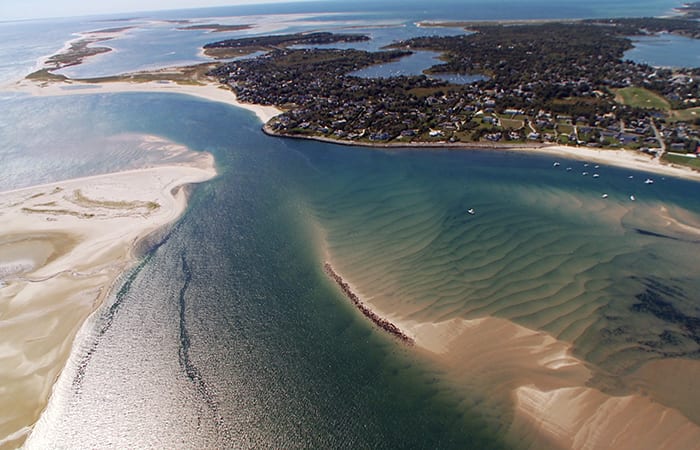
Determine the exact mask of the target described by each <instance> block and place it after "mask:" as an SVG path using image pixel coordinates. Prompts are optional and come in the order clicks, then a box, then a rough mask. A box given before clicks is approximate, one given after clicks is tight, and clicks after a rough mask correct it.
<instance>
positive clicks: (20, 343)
mask: <svg viewBox="0 0 700 450" xmlns="http://www.w3.org/2000/svg"><path fill="white" fill-rule="evenodd" d="M193 153H194V152H193ZM214 176H216V170H215V168H214V159H213V157H212V156H211V155H210V154H207V153H196V154H194V155H193V157H192V158H191V159H189V160H188V161H186V162H185V163H183V164H182V165H164V166H156V167H149V168H143V169H134V170H128V171H123V172H114V173H108V174H103V175H93V176H87V177H81V178H74V179H69V180H63V181H59V182H55V183H48V184H41V185H35V186H31V187H25V188H20V189H14V190H9V191H4V192H0V225H1V227H0V229H1V230H2V232H0V255H1V256H0V300H2V302H0V303H1V304H2V305H3V308H2V311H0V313H2V315H3V319H4V320H3V323H2V324H0V330H2V333H3V336H4V339H5V340H4V342H5V346H4V349H3V351H2V352H0V361H1V362H2V364H0V383H1V384H2V385H3V386H4V387H6V389H8V393H9V394H8V395H5V396H3V398H2V404H1V405H0V411H2V420H1V422H0V436H2V438H0V447H1V448H5V447H11V448H13V447H16V446H21V445H22V443H23V442H24V440H25V439H26V438H27V436H29V434H30V433H31V432H32V430H33V427H34V424H36V422H37V421H38V420H39V418H40V417H41V415H42V414H43V412H44V410H45V408H46V407H47V405H48V403H49V401H50V398H51V396H52V392H53V389H54V386H55V382H56V380H57V379H58V377H59V376H60V374H61V373H62V372H63V369H64V367H65V365H66V363H67V361H68V359H69V358H70V355H71V354H72V352H73V345H74V342H75V337H76V335H77V333H78V332H79V331H80V329H81V328H82V326H83V324H84V323H85V322H86V320H87V319H88V317H89V316H90V315H91V314H92V313H93V312H94V311H95V310H97V309H98V308H99V306H100V305H101V304H102V302H103V301H104V299H105V297H106V296H107V295H108V293H109V292H110V290H111V289H112V288H113V287H114V283H115V281H116V280H117V279H118V277H119V276H120V275H121V274H122V273H123V272H124V271H125V270H127V269H128V268H129V267H131V266H132V265H133V264H134V263H135V262H136V261H137V259H138V255H137V251H138V246H139V244H140V243H141V242H143V241H144V240H145V239H148V238H149V237H150V236H152V235H153V233H156V232H158V230H161V229H163V227H165V226H167V225H169V224H171V223H173V222H175V221H176V220H178V218H179V217H181V215H182V214H183V213H184V212H185V210H186V209H187V191H188V189H187V186H191V185H194V184H198V183H201V182H204V181H207V180H210V179H211V178H213V177H214ZM20 361H21V364H20Z"/></svg>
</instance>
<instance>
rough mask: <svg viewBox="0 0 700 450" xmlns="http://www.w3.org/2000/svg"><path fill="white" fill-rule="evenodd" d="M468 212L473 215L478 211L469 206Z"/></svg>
mask: <svg viewBox="0 0 700 450" xmlns="http://www.w3.org/2000/svg"><path fill="white" fill-rule="evenodd" d="M467 212H468V213H469V215H471V216H473V215H474V214H476V211H474V208H469V209H468V210H467Z"/></svg>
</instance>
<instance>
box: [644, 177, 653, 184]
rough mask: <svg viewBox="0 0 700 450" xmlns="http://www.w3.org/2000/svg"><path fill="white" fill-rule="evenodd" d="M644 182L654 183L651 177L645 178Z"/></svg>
mask: <svg viewBox="0 0 700 450" xmlns="http://www.w3.org/2000/svg"><path fill="white" fill-rule="evenodd" d="M644 184H654V180H652V179H651V178H647V179H646V180H644Z"/></svg>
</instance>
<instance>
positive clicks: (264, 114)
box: [0, 79, 283, 123]
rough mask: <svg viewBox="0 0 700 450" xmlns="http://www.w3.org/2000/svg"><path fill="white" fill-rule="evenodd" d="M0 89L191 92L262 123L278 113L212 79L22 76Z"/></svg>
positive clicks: (35, 92) (44, 93)
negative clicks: (194, 81) (242, 111)
mask: <svg viewBox="0 0 700 450" xmlns="http://www.w3.org/2000/svg"><path fill="white" fill-rule="evenodd" d="M0 92H13V93H24V94H29V95H32V96H36V97H54V96H64V95H91V94H120V93H132V92H135V93H172V94H184V95H191V96H193V97H198V98H202V99H205V100H209V101H213V102H218V103H225V104H228V105H231V106H236V107H239V108H242V109H245V110H247V111H251V112H252V113H254V114H255V115H256V116H257V117H258V119H259V120H260V121H261V122H262V123H266V122H268V121H269V120H270V119H272V118H274V117H275V116H278V115H279V114H282V112H283V111H282V110H281V109H279V108H276V107H274V106H265V105H257V104H253V103H244V102H241V101H239V100H238V98H237V97H236V94H235V93H234V92H233V91H232V90H231V89H229V88H227V87H225V86H224V85H221V84H219V83H215V82H209V83H201V84H178V83H177V82H174V81H166V80H163V81H149V82H135V81H107V82H100V83H94V82H87V81H81V80H67V81H66V82H35V81H32V80H27V79H23V80H21V81H19V82H17V83H16V84H14V85H12V86H9V87H6V88H4V89H0Z"/></svg>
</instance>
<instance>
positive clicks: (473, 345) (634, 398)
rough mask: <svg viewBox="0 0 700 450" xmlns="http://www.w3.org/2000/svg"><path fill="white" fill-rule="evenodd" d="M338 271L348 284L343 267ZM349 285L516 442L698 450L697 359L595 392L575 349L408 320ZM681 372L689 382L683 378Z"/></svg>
mask: <svg viewBox="0 0 700 450" xmlns="http://www.w3.org/2000/svg"><path fill="white" fill-rule="evenodd" d="M325 253H326V256H327V257H329V256H330V255H328V252H327V250H326V251H325ZM327 264H330V263H327ZM333 270H334V272H333V273H335V274H337V276H339V277H340V276H341V275H339V274H338V272H337V271H338V269H337V268H334V269H333ZM344 280H347V279H346V278H344ZM344 283H345V286H346V287H347V289H351V290H352V295H354V296H356V297H357V298H358V301H361V302H362V303H363V304H364V305H365V306H366V307H367V308H371V311H372V314H374V315H376V316H377V317H380V318H381V319H382V320H384V321H387V322H390V323H392V324H394V325H395V326H396V327H397V329H399V330H400V331H401V333H402V334H403V335H405V336H406V337H407V339H409V340H410V341H411V342H413V343H414V344H415V348H416V350H417V351H418V353H419V354H422V356H423V357H425V358H426V359H427V360H428V361H430V363H431V367H433V368H435V369H436V371H435V373H438V374H440V375H438V376H439V377H440V378H441V382H442V383H443V384H444V385H445V386H448V388H447V389H449V390H451V391H452V392H455V391H456V392H457V393H462V394H459V395H463V393H465V392H476V393H478V394H477V395H476V399H474V398H472V399H470V397H469V396H470V394H466V396H465V398H464V399H463V400H461V403H462V404H464V405H465V406H466V407H467V408H468V409H470V408H477V409H478V410H479V411H480V412H481V413H482V414H484V420H485V421H486V423H487V425H488V426H490V427H491V428H492V429H493V431H494V432H496V433H498V434H500V435H502V436H503V437H504V439H505V440H506V443H508V444H512V445H514V446H516V447H520V446H522V447H523V448H562V449H564V448H566V449H606V448H613V447H614V448H620V449H657V448H699V445H700V444H699V443H700V424H698V422H697V419H698V416H697V413H696V412H695V409H696V408H695V406H696V405H697V400H698V396H697V395H695V394H694V393H693V394H692V395H688V389H689V387H690V386H692V385H693V383H694V381H693V380H694V376H697V374H698V373H700V363H698V362H697V361H690V360H660V361H655V362H653V363H650V364H648V365H647V366H644V367H643V368H642V369H640V370H638V371H637V372H635V373H634V374H632V375H630V376H629V380H628V382H629V383H630V384H631V385H632V386H633V387H634V388H635V389H634V392H631V393H626V394H624V395H613V394H611V393H607V392H603V391H601V390H599V389H597V388H595V387H592V385H591V380H592V378H593V376H594V370H595V369H594V368H592V367H591V366H590V365H589V364H587V363H586V362H585V361H583V360H581V359H579V358H577V357H576V356H574V354H573V353H572V346H571V344H569V343H568V342H564V341H561V340H558V339H556V338H555V337H554V336H552V335H550V334H548V333H546V332H543V331H537V330H531V329H529V328H526V327H524V326H521V325H518V324H516V323H513V322H511V321H509V320H506V319H503V318H498V317H482V318H478V319H463V318H458V317H457V318H452V319H449V320H443V321H440V322H424V321H418V320H414V319H407V318H406V316H407V315H408V316H410V315H411V314H410V312H409V311H398V310H392V311H391V312H389V311H383V310H382V309H381V308H379V307H377V301H376V300H374V301H373V300H368V299H374V297H372V296H371V295H366V294H364V295H363V293H362V292H361V291H360V290H359V289H358V288H357V287H356V285H353V284H351V282H348V281H344ZM343 291H344V292H343V293H344V294H345V295H347V292H345V289H343ZM380 328H381V327H380ZM679 370H682V371H686V373H687V375H683V376H682V377H680V378H679V377H678V375H677V372H678V371H679ZM638 386H641V387H643V389H642V388H639V389H636V387H638Z"/></svg>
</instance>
